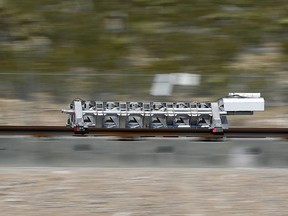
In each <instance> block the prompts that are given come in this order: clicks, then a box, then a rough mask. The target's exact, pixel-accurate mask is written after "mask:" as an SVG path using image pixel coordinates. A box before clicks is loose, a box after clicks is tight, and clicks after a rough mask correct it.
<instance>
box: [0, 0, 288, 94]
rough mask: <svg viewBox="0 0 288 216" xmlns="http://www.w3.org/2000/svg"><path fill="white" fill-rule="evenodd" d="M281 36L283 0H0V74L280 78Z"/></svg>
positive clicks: (285, 25) (285, 20) (287, 54)
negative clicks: (178, 74) (79, 72)
mask: <svg viewBox="0 0 288 216" xmlns="http://www.w3.org/2000/svg"><path fill="white" fill-rule="evenodd" d="M287 36H288V2H287V0H273V1H272V0H265V1H259V0H233V1H232V0H189V1H187V0H41V1H35V0H25V1H23V0H0V70H1V71H0V72H9V73H10V72H11V73H12V72H18V73H19V72H20V73H22V72H37V73H39V72H49V73H50V72H52V73H53V72H71V71H72V72H73V71H74V70H75V68H85V69H84V70H83V71H88V73H107V74H108V73H113V74H115V73H119V74H121V73H139V74H153V73H167V72H168V73H169V72H191V73H201V74H202V75H203V77H204V81H203V82H204V83H206V84H207V85H213V86H214V87H215V88H216V89H217V88H223V86H224V85H225V86H226V84H227V82H228V81H230V82H233V80H231V79H230V80H229V76H234V75H235V74H239V73H241V74H242V75H243V74H251V73H253V74H262V75H265V76H266V75H271V74H273V73H274V74H277V72H281V77H283V73H282V72H283V71H285V70H286V67H287V66H286V65H287V64H286V61H287V59H288V37H287ZM244 76H245V75H244ZM284 77H285V75H284ZM234 81H235V80H234ZM51 82H53V80H52V81H51ZM236 82H237V81H236ZM253 85H259V86H260V87H261V85H263V83H257V82H254V81H253ZM224 89H225V87H224Z"/></svg>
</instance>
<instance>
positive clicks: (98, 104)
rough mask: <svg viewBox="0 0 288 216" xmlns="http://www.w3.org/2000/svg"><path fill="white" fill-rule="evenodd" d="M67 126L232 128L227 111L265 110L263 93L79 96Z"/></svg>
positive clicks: (79, 129)
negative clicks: (193, 98) (213, 97)
mask: <svg viewBox="0 0 288 216" xmlns="http://www.w3.org/2000/svg"><path fill="white" fill-rule="evenodd" d="M70 108H71V109H68V110H66V109H63V110H62V112H63V113H66V114H68V115H69V119H68V121H67V124H66V125H67V127H70V128H74V131H75V132H85V131H87V130H88V129H89V128H209V129H213V132H219V131H220V132H221V131H222V130H223V129H227V128H228V121H227V115H252V114H253V112H254V111H264V99H263V98H262V97H261V96H260V93H229V95H228V96H227V97H224V98H220V99H219V100H217V101H215V102H122V101H91V100H80V99H75V100H73V101H72V103H71V105H70Z"/></svg>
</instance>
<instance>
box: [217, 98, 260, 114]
mask: <svg viewBox="0 0 288 216" xmlns="http://www.w3.org/2000/svg"><path fill="white" fill-rule="evenodd" d="M222 102H223V105H224V110H225V111H263V110H264V99H263V98H222Z"/></svg>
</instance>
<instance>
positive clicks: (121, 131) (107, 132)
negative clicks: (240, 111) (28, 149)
mask: <svg viewBox="0 0 288 216" xmlns="http://www.w3.org/2000/svg"><path fill="white" fill-rule="evenodd" d="M0 135H12V136H14V135H30V136H37V137H46V136H73V135H74V132H73V130H72V129H71V128H66V127H63V126H0ZM74 136H116V137H156V136H160V137H161V136H162V137H163V136H164V137H178V136H182V137H201V138H208V139H209V138H212V139H213V138H223V137H227V138H265V137H275V138H286V139H287V138H288V128H230V129H224V130H223V133H213V132H212V131H211V130H209V129H203V128H201V129H191V128H181V129H180V128H172V129H167V128H165V129H150V128H144V129H143V128H141V129H140V128H133V129H131V128H130V129H129V128H91V129H89V133H88V134H86V135H81V134H79V135H74Z"/></svg>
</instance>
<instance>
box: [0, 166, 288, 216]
mask: <svg viewBox="0 0 288 216" xmlns="http://www.w3.org/2000/svg"><path fill="white" fill-rule="evenodd" d="M287 179H288V170H285V169H169V168H165V169H164V168H163V169H159V168H158V169H153V168H145V169H108V168H102V169H101V168H68V169H67V168H63V169H62V168H9V169H8V168H1V169H0V209H1V212H0V215H5V216H9V215H27V216H32V215H41V216H46V215H47V216H48V215H49V216H51V215H57V216H58V215H59V216H62V215H63V216H64V215H65V216H66V215H69V216H70V215H72V216H74V215H85V216H90V215H91V216H92V215H93V216H94V215H101V216H102V215H103V216H106V215H111V216H140V215H141V216H142V215H143V216H146V215H147V216H148V215H149V216H150V215H153V216H154V215H155V216H164V215H171V216H172V215H173V216H180V215H185V216H210V215H211V216H212V215H213V216H215V215H221V216H225V215H239V216H240V215H241V216H243V215H245V216H249V215H253V216H254V215H262V216H264V215H273V216H277V215H288V205H287V203H288V186H287V185H288V184H287Z"/></svg>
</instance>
